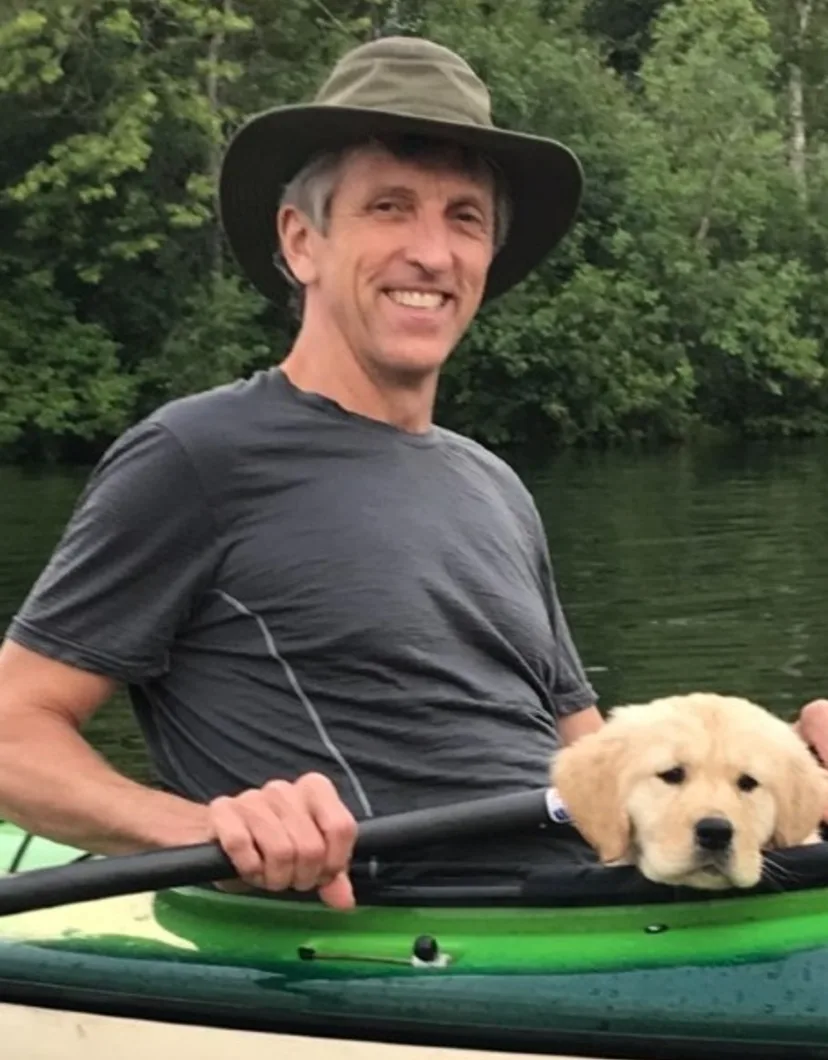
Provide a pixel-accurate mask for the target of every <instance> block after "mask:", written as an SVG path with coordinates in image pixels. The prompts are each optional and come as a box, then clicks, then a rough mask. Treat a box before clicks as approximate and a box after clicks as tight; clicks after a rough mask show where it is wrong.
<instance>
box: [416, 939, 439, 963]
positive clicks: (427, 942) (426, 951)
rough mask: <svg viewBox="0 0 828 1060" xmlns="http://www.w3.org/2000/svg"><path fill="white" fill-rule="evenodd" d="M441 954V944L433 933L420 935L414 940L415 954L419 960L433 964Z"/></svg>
mask: <svg viewBox="0 0 828 1060" xmlns="http://www.w3.org/2000/svg"><path fill="white" fill-rule="evenodd" d="M439 955H440V946H439V944H438V942H437V939H435V938H433V936H431V935H420V936H419V937H418V938H416V939H415V940H414V956H415V957H416V958H417V960H418V961H424V962H425V963H426V964H431V963H432V962H433V961H436V960H437V958H438V957H439Z"/></svg>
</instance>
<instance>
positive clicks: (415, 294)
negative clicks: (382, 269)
mask: <svg viewBox="0 0 828 1060" xmlns="http://www.w3.org/2000/svg"><path fill="white" fill-rule="evenodd" d="M388 297H389V298H390V299H391V300H392V301H393V302H396V303H397V304H398V305H406V306H412V307H413V308H415V309H439V308H440V306H441V305H442V304H443V302H444V301H445V300H446V296H445V295H443V294H439V293H437V292H434V291H389V292H388Z"/></svg>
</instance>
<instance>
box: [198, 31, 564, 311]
mask: <svg viewBox="0 0 828 1060" xmlns="http://www.w3.org/2000/svg"><path fill="white" fill-rule="evenodd" d="M406 134H415V135H420V136H432V137H436V138H441V139H447V140H449V141H451V142H453V143H456V144H458V145H460V146H462V147H467V148H472V149H476V150H477V151H479V152H481V153H482V154H483V155H486V156H487V157H488V158H489V159H491V161H492V162H494V163H495V165H496V166H497V167H498V169H499V170H500V172H501V175H502V176H503V177H504V178H505V180H506V183H507V186H508V188H509V192H510V195H511V199H512V216H511V221H510V225H509V231H508V234H507V237H506V241H505V243H504V245H503V246H502V247H501V248H500V250H499V251H498V253H497V254H496V256H495V258H494V260H493V262H492V264H491V267H490V270H489V276H488V282H487V286H486V291H485V297H486V298H492V297H494V296H495V295H499V294H502V293H503V292H504V291H506V290H508V288H510V287H512V286H513V285H514V284H516V283H517V282H518V281H519V280H522V279H523V277H524V276H525V275H526V274H527V273H528V272H529V271H530V270H531V269H533V268H534V267H535V266H536V265H537V264H538V263H539V262H540V261H541V260H542V259H543V258H544V257H545V256H546V254H547V253H548V252H549V251H550V250H551V249H552V248H553V247H554V246H555V245H556V244H557V243H558V242H559V241H560V240H561V239H562V238H563V236H564V235H565V234H566V232H567V231H568V229H569V228H570V226H571V224H572V222H573V220H574V218H575V214H576V213H577V209H578V204H579V202H580V198H581V192H582V187H583V176H582V172H581V167H580V164H579V162H578V159H577V158H576V157H575V155H574V154H573V153H572V151H570V150H569V149H568V148H567V147H564V146H563V145H562V144H559V143H557V142H556V141H554V140H549V139H545V138H542V137H538V136H530V135H528V134H526V133H517V132H510V131H507V130H505V129H500V128H498V127H496V126H495V125H494V124H493V122H492V117H491V103H490V98H489V92H488V89H487V88H486V86H485V85H484V84H483V82H482V81H481V80H480V78H479V77H478V76H477V75H476V74H475V72H474V71H473V70H472V69H471V67H470V66H469V65H468V64H467V63H466V62H465V61H464V60H463V59H461V58H460V57H459V56H458V55H456V54H455V53H454V52H452V51H450V50H449V49H448V48H444V47H442V46H441V45H439V44H435V43H433V42H432V41H428V40H423V39H421V38H417V37H383V38H380V39H378V40H374V41H371V42H370V43H368V44H363V45H360V46H359V47H357V48H354V49H353V50H352V51H350V52H348V53H347V54H346V55H344V56H343V57H342V58H341V59H340V60H339V62H338V63H337V64H336V66H335V67H334V69H333V71H332V72H331V74H330V76H329V77H328V78H327V80H326V81H325V83H324V84H323V85H322V87H321V88H320V89H319V91H318V93H317V95H316V98H315V100H314V101H313V102H312V103H304V104H295V105H290V106H283V107H275V108H273V109H272V110H268V111H265V112H264V113H262V114H258V115H256V116H255V117H253V118H252V119H250V120H249V121H248V122H247V123H246V124H245V125H244V126H242V127H241V128H240V129H239V130H238V132H236V134H235V135H234V136H233V138H232V139H231V141H230V143H229V145H228V148H227V151H226V153H225V156H224V160H223V163H222V169H221V174H220V178H219V210H220V215H221V222H222V226H223V228H224V231H225V233H226V235H227V239H228V241H229V243H230V247H231V249H232V251H233V253H234V255H235V257H236V259H237V260H238V262H239V264H240V266H241V267H242V269H243V270H244V272H245V273H246V275H247V276H248V277H249V278H250V280H251V281H252V282H253V283H254V284H255V286H256V287H257V288H258V290H259V291H261V293H262V294H263V295H265V296H266V297H268V298H271V299H274V300H279V299H281V298H283V297H284V295H285V290H286V287H285V278H284V276H283V275H282V273H281V271H280V269H279V267H278V263H277V262H278V258H277V256H276V255H277V251H278V246H277V239H276V213H277V210H278V207H279V201H280V199H281V195H282V192H283V190H284V187H285V185H286V184H287V183H288V182H289V181H290V180H291V179H292V178H293V177H294V176H295V175H296V174H297V173H298V172H299V170H300V169H301V168H302V167H303V166H304V165H305V163H306V162H308V161H310V159H311V158H312V157H313V156H314V155H316V154H317V153H319V152H320V151H330V150H335V149H337V148H341V147H347V146H349V145H351V144H356V143H360V142H362V141H367V140H370V139H374V138H379V139H382V138H383V137H386V136H392V137H398V136H401V135H406Z"/></svg>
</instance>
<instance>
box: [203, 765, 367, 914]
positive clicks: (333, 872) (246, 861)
mask: <svg viewBox="0 0 828 1060" xmlns="http://www.w3.org/2000/svg"><path fill="white" fill-rule="evenodd" d="M209 814H210V824H211V826H212V828H213V831H214V832H215V838H216V839H217V840H218V842H219V843H220V844H221V846H222V848H223V850H224V852H225V853H226V854H227V856H228V857H229V858H230V860H231V861H232V862H233V865H234V866H235V868H236V871H237V872H238V874H239V876H240V877H241V879H242V880H244V881H245V882H246V883H248V884H251V885H252V886H254V887H258V888H262V889H265V890H271V891H283V890H287V889H288V888H292V889H294V890H297V891H310V890H313V889H314V888H318V889H319V896H320V898H321V899H322V901H324V902H325V903H326V904H327V905H330V906H332V907H333V908H334V909H351V908H353V906H354V892H353V888H352V886H351V881H350V879H349V878H348V866H349V864H350V861H351V856H352V853H353V848H354V843H355V842H356V836H357V824H356V821H355V819H354V817H353V816H352V814H351V813H350V811H349V810H348V808H347V807H346V806H345V804H344V803H343V802H342V801H341V800H340V798H339V796H338V794H337V792H336V788H335V787H334V786H333V784H332V783H331V782H330V780H328V778H327V777H324V776H322V775H321V774H319V773H306V774H305V775H304V776H301V777H299V779H298V780H296V781H293V782H292V783H291V782H288V781H286V780H271V781H269V782H268V783H267V784H265V785H264V787H262V788H255V789H251V790H249V791H243V792H242V793H241V794H240V795H235V796H232V797H230V796H221V797H220V798H217V799H214V800H213V801H212V802H211V803H210V805H209Z"/></svg>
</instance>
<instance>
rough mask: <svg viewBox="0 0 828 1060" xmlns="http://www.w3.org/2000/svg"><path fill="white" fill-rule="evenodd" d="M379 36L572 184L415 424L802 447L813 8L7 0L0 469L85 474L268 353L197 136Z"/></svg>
mask: <svg viewBox="0 0 828 1060" xmlns="http://www.w3.org/2000/svg"><path fill="white" fill-rule="evenodd" d="M393 32H404V33H409V32H413V33H419V34H423V35H426V36H429V37H432V38H433V39H435V40H437V41H439V42H441V43H444V44H446V45H448V46H449V47H452V48H455V49H457V50H458V51H460V52H461V54H463V55H464V57H465V58H467V59H468V60H469V61H470V62H471V63H472V65H473V66H474V67H475V68H476V69H477V70H478V72H479V73H480V74H481V75H482V76H483V77H484V78H485V79H486V80H487V82H488V84H489V85H490V88H491V91H492V97H493V101H494V110H495V118H496V120H497V121H498V123H500V124H505V125H507V126H511V127H514V128H523V129H527V130H530V131H533V132H537V133H542V134H548V135H552V136H556V137H558V138H560V139H562V140H563V141H564V142H566V143H567V144H569V145H570V146H572V147H573V148H574V150H575V151H576V152H577V153H578V155H579V156H580V158H581V160H582V162H583V164H584V168H585V171H586V177H587V187H586V193H585V198H584V202H583V207H582V211H581V214H580V219H579V221H578V223H577V225H576V227H575V228H574V230H573V231H572V232H571V234H570V235H569V237H568V238H567V240H566V241H565V242H564V243H563V244H562V245H561V247H560V248H559V250H558V251H557V252H556V253H555V254H554V255H553V256H552V257H550V259H549V260H548V261H547V262H546V263H545V264H544V265H543V266H542V267H541V268H540V269H539V270H538V271H537V272H536V273H535V274H534V275H533V276H532V277H531V278H530V279H528V280H527V281H526V282H525V283H523V284H522V285H520V287H518V288H517V289H515V290H514V291H512V292H510V293H509V294H508V295H507V296H505V297H504V298H502V299H500V300H498V301H497V302H496V303H494V304H493V305H492V306H491V307H486V308H485V309H484V310H483V311H482V313H481V314H480V316H479V318H478V320H477V321H476V322H475V324H474V325H473V327H472V329H471V330H470V332H469V334H468V335H467V336H466V338H465V339H464V341H463V343H462V344H461V347H460V348H459V349H458V350H457V351H456V353H455V354H454V356H453V357H452V358H451V360H450V361H449V363H448V365H447V368H446V371H445V374H444V378H443V383H442V386H441V391H440V396H439V403H438V409H437V418H438V420H439V422H441V423H443V424H445V425H446V426H448V427H452V428H454V429H456V430H460V431H462V432H464V433H467V434H470V435H472V436H473V437H476V438H478V439H479V440H481V441H483V442H484V443H485V444H488V445H491V446H492V447H494V448H497V449H501V450H514V451H517V450H521V449H526V448H529V449H532V448H535V447H542V448H544V449H545V450H546V451H547V452H550V453H551V452H554V451H559V450H562V449H564V448H566V447H569V446H582V445H585V446H610V445H618V444H624V445H626V444H630V443H633V444H645V445H648V446H649V445H656V446H661V445H664V444H668V443H679V442H683V441H689V440H695V439H698V438H699V437H702V438H705V439H707V438H709V437H710V436H713V437H722V438H737V439H738V438H768V439H776V438H780V437H794V436H803V435H814V434H822V433H828V352H827V351H826V333H828V286H827V285H826V284H825V281H824V277H825V274H826V266H828V165H826V161H828V135H827V134H828V107H826V106H825V104H826V102H828V3H826V2H825V0H678V2H673V3H665V2H663V0H509V3H493V2H491V0H407V2H406V0H396V2H394V0H325V2H324V3H323V2H322V0H211V2H207V3H205V2H204V0H199V2H195V0H152V2H150V0H64V2H63V3H61V4H59V5H56V4H54V3H53V2H52V0H30V2H27V3H25V4H24V3H22V2H16V0H12V3H11V4H10V5H8V6H7V9H6V13H5V14H4V15H2V16H0V147H2V150H0V276H2V284H0V461H3V462H7V463H8V462H11V463H24V462H30V461H31V462H52V461H57V462H68V463H77V462H80V463H87V462H89V461H91V460H93V459H94V458H95V456H96V454H97V453H99V452H100V451H101V449H102V448H103V447H104V446H105V445H106V444H108V442H109V441H110V440H111V439H112V438H113V437H115V436H116V435H117V434H118V433H120V431H121V430H123V429H124V428H125V427H126V426H128V425H129V424H130V423H131V422H134V421H135V420H137V419H138V418H140V417H141V416H143V415H145V414H146V413H147V412H148V411H150V409H152V408H154V407H156V406H157V405H158V404H160V403H161V402H163V401H166V400H169V399H172V398H175V397H177V396H179V395H181V394H186V393H190V392H193V391H195V390H200V389H203V388H206V387H209V386H214V385H217V384H220V383H223V382H226V381H228V380H230V379H233V378H235V377H236V376H238V375H241V374H246V373H248V372H250V371H253V370H255V369H257V368H261V367H266V366H268V365H270V364H272V363H274V362H278V360H279V359H280V358H281V356H282V355H283V353H284V352H285V351H286V349H287V347H288V345H289V342H290V338H291V335H292V329H293V327H294V324H293V320H292V316H291V311H290V308H289V306H288V305H287V304H286V305H284V306H271V305H268V304H266V303H265V302H264V301H263V299H261V298H260V297H259V296H258V295H257V294H256V293H255V292H254V291H252V289H251V288H250V287H249V285H247V284H246V283H244V282H243V281H242V280H241V278H240V276H239V274H238V271H237V270H236V268H235V265H234V263H233V262H232V261H231V260H230V258H229V256H228V253H227V250H226V246H225V244H224V242H223V239H222V237H221V233H220V231H219V229H218V226H217V222H216V211H215V204H214V187H215V180H216V174H217V171H218V167H219V164H220V159H221V153H222V149H223V145H224V144H225V143H226V142H227V140H228V138H229V137H230V135H232V132H233V131H234V130H235V129H236V128H237V127H238V126H239V124H241V122H243V121H244V119H245V117H246V116H247V115H249V114H252V113H254V112H256V111H258V110H261V109H264V108H266V107H268V106H271V105H273V104H274V103H277V102H288V101H291V102H292V101H296V100H298V99H300V98H306V97H308V96H309V95H311V94H312V93H313V91H314V88H315V86H316V84H317V83H318V81H319V79H320V77H321V76H322V74H323V72H324V71H325V70H326V69H327V68H329V67H330V65H331V63H332V62H333V61H334V59H335V58H336V57H337V56H338V55H339V54H341V52H342V51H344V50H345V49H346V48H348V47H351V46H352V45H353V44H354V43H356V42H357V41H360V40H367V39H370V38H371V37H372V36H375V35H377V34H378V33H393ZM550 194H554V189H550Z"/></svg>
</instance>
